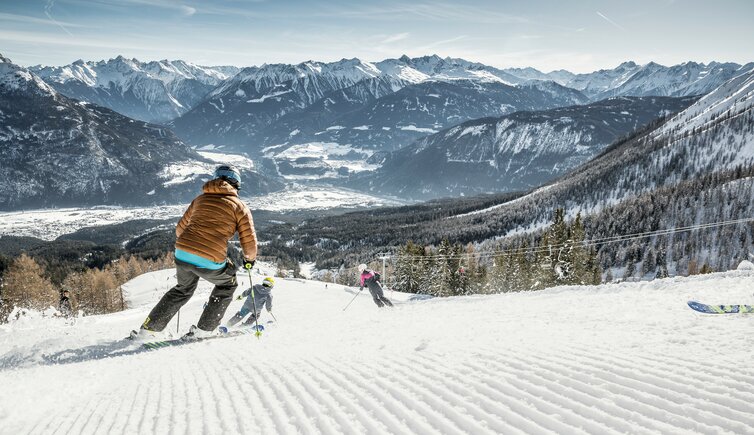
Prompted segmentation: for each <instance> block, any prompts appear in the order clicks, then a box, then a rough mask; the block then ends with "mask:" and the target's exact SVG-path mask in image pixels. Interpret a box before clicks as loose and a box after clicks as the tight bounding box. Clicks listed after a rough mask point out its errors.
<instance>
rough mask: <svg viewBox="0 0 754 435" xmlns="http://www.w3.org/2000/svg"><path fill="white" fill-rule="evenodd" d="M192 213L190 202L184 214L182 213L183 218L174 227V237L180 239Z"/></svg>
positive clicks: (192, 207)
mask: <svg viewBox="0 0 754 435" xmlns="http://www.w3.org/2000/svg"><path fill="white" fill-rule="evenodd" d="M193 213H194V201H191V204H189V207H188V209H186V212H185V213H183V217H182V218H181V220H180V221H179V222H178V225H176V226H175V236H176V237H181V234H183V230H185V229H186V226H188V224H189V222H191V215H192V214H193Z"/></svg>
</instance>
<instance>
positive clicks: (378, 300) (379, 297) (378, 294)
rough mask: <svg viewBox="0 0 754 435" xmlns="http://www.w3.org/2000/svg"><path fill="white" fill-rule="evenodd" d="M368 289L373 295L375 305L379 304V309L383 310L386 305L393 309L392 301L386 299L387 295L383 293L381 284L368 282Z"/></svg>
mask: <svg viewBox="0 0 754 435" xmlns="http://www.w3.org/2000/svg"><path fill="white" fill-rule="evenodd" d="M366 284H367V288H368V289H369V293H371V294H372V299H373V300H374V303H375V304H377V306H378V307H380V308H382V307H384V306H385V305H387V306H388V307H392V306H393V303H392V302H390V299H388V298H386V297H385V294H384V293H383V292H382V286H381V285H380V283H379V282H376V281H370V282H367V283H366Z"/></svg>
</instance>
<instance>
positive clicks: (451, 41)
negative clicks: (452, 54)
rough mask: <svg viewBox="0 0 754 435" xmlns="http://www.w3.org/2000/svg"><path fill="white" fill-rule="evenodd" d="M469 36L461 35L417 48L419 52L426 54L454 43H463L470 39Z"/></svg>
mask: <svg viewBox="0 0 754 435" xmlns="http://www.w3.org/2000/svg"><path fill="white" fill-rule="evenodd" d="M468 37H469V36H468V35H460V36H456V37H455V38H449V39H443V40H440V41H435V42H432V43H430V44H427V45H423V46H421V47H417V50H418V51H421V52H424V51H427V50H431V49H433V48H437V47H442V46H443V45H448V44H452V43H454V42H458V41H463V40H464V39H468Z"/></svg>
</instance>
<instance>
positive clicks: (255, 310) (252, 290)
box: [246, 263, 262, 340]
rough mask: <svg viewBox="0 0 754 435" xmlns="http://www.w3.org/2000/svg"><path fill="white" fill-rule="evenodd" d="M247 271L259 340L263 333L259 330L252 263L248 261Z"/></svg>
mask: <svg viewBox="0 0 754 435" xmlns="http://www.w3.org/2000/svg"><path fill="white" fill-rule="evenodd" d="M246 271H247V272H249V291H250V292H251V304H252V305H253V306H254V329H255V330H256V331H254V335H255V336H256V337H257V340H259V336H260V335H262V333H261V332H260V331H259V316H258V315H257V301H256V300H255V299H254V286H253V285H251V264H250V263H246Z"/></svg>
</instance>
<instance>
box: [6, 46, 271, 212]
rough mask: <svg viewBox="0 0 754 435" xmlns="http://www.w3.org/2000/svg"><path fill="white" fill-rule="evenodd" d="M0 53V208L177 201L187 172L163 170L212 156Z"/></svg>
mask: <svg viewBox="0 0 754 435" xmlns="http://www.w3.org/2000/svg"><path fill="white" fill-rule="evenodd" d="M0 59H1V61H0V150H2V152H1V153H0V167H1V168H2V169H3V170H2V172H0V209H5V210H9V209H18V208H22V207H39V206H63V205H85V204H148V203H161V202H171V203H176V202H181V201H185V200H186V199H188V198H190V197H191V195H194V194H196V192H197V191H198V190H197V185H196V183H195V182H194V181H196V180H193V179H192V178H191V177H188V176H189V175H190V174H189V173H182V174H174V175H176V177H177V178H174V179H166V178H165V177H166V175H169V174H170V172H171V171H172V170H173V169H179V168H191V167H194V166H196V165H197V163H199V164H201V163H206V164H209V165H211V164H212V162H211V161H210V160H208V159H207V158H204V157H203V156H201V155H199V154H197V153H195V152H194V151H192V150H191V149H190V148H189V147H188V146H187V145H185V144H184V143H183V142H181V141H180V140H179V139H178V138H177V137H176V136H175V135H174V134H173V133H172V132H171V131H170V130H168V129H166V128H165V127H162V126H160V125H155V124H149V123H146V122H143V121H136V120H134V119H130V118H127V117H125V116H123V115H120V114H118V113H116V112H113V111H111V110H110V109H106V108H103V107H100V106H97V105H93V104H89V103H85V102H82V101H76V100H73V99H71V98H68V97H66V96H64V95H62V94H60V93H58V92H56V91H55V90H54V89H53V88H52V87H51V86H50V85H48V84H47V83H45V82H44V81H43V80H42V79H41V78H39V77H38V76H36V75H35V74H33V73H31V72H30V71H29V70H27V69H26V68H23V67H20V66H18V65H15V64H13V63H11V62H10V61H9V60H8V59H6V58H0ZM171 168H173V169H171ZM179 176H180V177H179ZM256 177H257V178H258V179H259V180H258V181H259V186H258V188H260V189H261V188H264V186H266V185H267V183H266V182H264V181H262V178H261V177H259V176H258V175H257V176H256ZM248 178H249V182H250V183H251V184H252V185H254V184H255V182H254V181H253V179H254V176H251V175H250V176H249V177H248ZM189 181H191V182H189Z"/></svg>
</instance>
